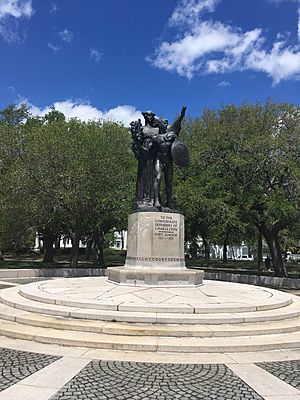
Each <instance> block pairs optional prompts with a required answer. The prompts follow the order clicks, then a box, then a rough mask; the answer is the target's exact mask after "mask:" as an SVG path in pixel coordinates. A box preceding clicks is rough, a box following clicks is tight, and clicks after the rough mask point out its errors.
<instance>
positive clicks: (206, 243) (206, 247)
mask: <svg viewBox="0 0 300 400" xmlns="http://www.w3.org/2000/svg"><path fill="white" fill-rule="evenodd" d="M202 239H203V244H204V256H205V261H207V262H208V263H209V260H210V246H209V241H208V240H207V239H206V238H202Z"/></svg>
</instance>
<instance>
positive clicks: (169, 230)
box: [154, 215, 179, 240]
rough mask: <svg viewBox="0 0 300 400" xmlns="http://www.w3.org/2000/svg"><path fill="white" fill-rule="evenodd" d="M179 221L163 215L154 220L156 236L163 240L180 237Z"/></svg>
mask: <svg viewBox="0 0 300 400" xmlns="http://www.w3.org/2000/svg"><path fill="white" fill-rule="evenodd" d="M178 230H179V226H178V221H177V220H176V219H175V218H173V216H172V215H161V216H160V218H156V219H155V220H154V236H155V237H156V238H158V239H162V240H173V239H174V238H176V237H178Z"/></svg>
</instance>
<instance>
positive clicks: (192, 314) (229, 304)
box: [0, 277, 300, 353]
mask: <svg viewBox="0 0 300 400" xmlns="http://www.w3.org/2000/svg"><path fill="white" fill-rule="evenodd" d="M0 301H1V303H0V335H4V336H8V337H12V338H18V339H26V340H32V341H37V342H42V343H53V344H60V345H66V346H83V347H91V348H100V349H101V348H102V349H113V350H129V351H149V352H150V351H151V352H171V353H172V352H174V353H178V352H183V353H189V352H193V353H203V352H205V353H208V352H213V353H217V352H243V351H247V352H249V351H264V350H274V349H288V348H300V299H299V298H297V297H296V296H293V295H290V294H287V293H282V292H279V291H276V290H272V289H267V288H261V287H255V286H250V285H242V284H235V283H226V282H216V281H205V282H204V285H203V286H201V287H198V288H159V289H158V288H153V287H152V288H151V287H150V288H149V287H130V286H125V287H124V286H123V287H119V286H118V285H115V284H113V283H110V282H108V281H107V279H106V278H103V277H100V278H99V277H98V278H73V279H55V280H51V281H44V282H35V283H31V284H27V285H22V286H19V287H13V288H8V289H3V290H1V291H0Z"/></svg>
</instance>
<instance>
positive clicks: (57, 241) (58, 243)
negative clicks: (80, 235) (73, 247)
mask: <svg viewBox="0 0 300 400" xmlns="http://www.w3.org/2000/svg"><path fill="white" fill-rule="evenodd" d="M60 239H61V236H60V235H58V236H57V237H56V239H55V253H56V254H59V251H60Z"/></svg>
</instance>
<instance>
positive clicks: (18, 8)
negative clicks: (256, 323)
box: [0, 0, 34, 44]
mask: <svg viewBox="0 0 300 400" xmlns="http://www.w3.org/2000/svg"><path fill="white" fill-rule="evenodd" d="M33 12H34V11H33V8H32V3H31V0H0V35H1V36H2V38H3V39H4V40H5V41H6V42H8V43H10V44H12V43H21V42H22V41H23V39H24V37H25V34H24V33H20V32H19V19H21V18H30V17H31V16H32V14H33Z"/></svg>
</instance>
